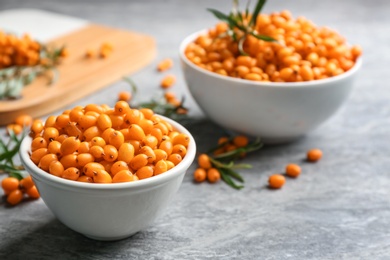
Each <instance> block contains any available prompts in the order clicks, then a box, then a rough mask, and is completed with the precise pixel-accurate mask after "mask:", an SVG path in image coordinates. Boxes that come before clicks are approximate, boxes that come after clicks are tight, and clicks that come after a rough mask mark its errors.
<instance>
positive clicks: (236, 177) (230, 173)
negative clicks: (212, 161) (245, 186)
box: [222, 169, 244, 182]
mask: <svg viewBox="0 0 390 260" xmlns="http://www.w3.org/2000/svg"><path fill="white" fill-rule="evenodd" d="M222 171H223V172H224V173H226V174H228V175H229V176H231V177H233V178H234V179H236V180H237V181H239V182H244V178H242V177H241V175H240V174H239V173H238V172H235V171H233V170H232V169H222Z"/></svg>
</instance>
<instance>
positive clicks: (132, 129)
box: [129, 124, 145, 141]
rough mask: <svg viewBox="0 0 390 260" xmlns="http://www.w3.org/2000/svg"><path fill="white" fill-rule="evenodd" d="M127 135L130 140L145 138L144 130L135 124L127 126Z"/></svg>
mask: <svg viewBox="0 0 390 260" xmlns="http://www.w3.org/2000/svg"><path fill="white" fill-rule="evenodd" d="M129 136H130V139H132V140H137V141H142V140H143V139H144V138H145V133H144V130H143V129H142V128H141V127H140V126H139V125H136V124H131V125H130V126H129Z"/></svg>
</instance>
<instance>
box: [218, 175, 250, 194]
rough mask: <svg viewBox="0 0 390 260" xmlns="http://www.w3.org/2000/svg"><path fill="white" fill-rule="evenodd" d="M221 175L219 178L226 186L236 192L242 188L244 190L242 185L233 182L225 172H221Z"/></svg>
mask: <svg viewBox="0 0 390 260" xmlns="http://www.w3.org/2000/svg"><path fill="white" fill-rule="evenodd" d="M220 173H221V178H222V180H223V181H224V182H225V183H226V184H227V185H229V186H230V187H232V188H234V189H237V190H240V189H242V188H244V186H243V185H237V184H236V183H235V182H234V181H233V180H232V178H230V176H229V175H227V174H226V173H225V172H223V171H220Z"/></svg>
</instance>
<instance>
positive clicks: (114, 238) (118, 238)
mask: <svg viewBox="0 0 390 260" xmlns="http://www.w3.org/2000/svg"><path fill="white" fill-rule="evenodd" d="M136 233H137V232H135V233H132V234H129V235H123V236H116V237H99V236H90V235H86V234H83V235H84V236H86V237H88V238H90V239H93V240H98V241H116V240H122V239H126V238H129V237H131V236H133V235H135V234H136Z"/></svg>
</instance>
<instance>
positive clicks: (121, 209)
mask: <svg viewBox="0 0 390 260" xmlns="http://www.w3.org/2000/svg"><path fill="white" fill-rule="evenodd" d="M163 118H164V119H165V120H166V121H168V122H169V123H171V124H172V126H173V127H174V128H175V129H176V130H178V131H179V132H182V133H185V134H187V135H188V136H189V137H190V143H189V146H188V149H187V154H186V156H185V157H184V159H183V160H182V161H181V162H180V163H179V164H178V165H176V166H175V167H173V168H172V169H171V170H169V171H167V172H165V173H163V174H160V175H158V176H154V177H151V178H148V179H144V180H140V181H136V182H130V183H111V184H97V183H82V182H76V181H71V180H66V179H62V178H59V177H56V176H53V175H51V174H49V173H47V172H45V171H43V170H41V169H39V168H38V167H37V166H36V165H35V164H34V163H33V162H32V161H31V160H30V150H31V149H30V146H31V138H30V137H25V139H24V140H23V142H22V145H21V148H20V157H21V161H22V163H23V165H24V167H25V168H26V170H27V171H28V172H29V173H30V174H31V176H32V178H33V180H34V182H35V184H36V186H37V188H38V190H39V193H40V195H41V197H42V199H43V200H44V202H45V203H46V205H47V207H48V208H49V209H50V210H51V211H52V212H53V214H54V215H55V216H56V217H57V218H58V219H59V220H60V221H61V222H62V223H63V224H65V225H66V226H68V227H69V228H71V229H73V230H74V231H77V232H79V233H81V234H83V235H85V236H87V237H90V238H92V239H96V240H118V239H122V238H126V237H129V236H131V235H133V234H135V233H136V232H138V231H140V230H142V229H144V228H145V227H147V226H148V225H149V224H151V222H152V221H153V220H154V219H155V218H156V217H157V216H158V215H159V214H160V213H161V212H162V211H163V209H164V208H165V207H166V206H167V205H168V203H169V202H170V201H171V199H172V198H173V196H174V194H175V193H176V192H177V190H178V189H179V186H180V184H181V182H182V180H183V177H184V174H185V173H186V170H187V169H188V167H189V166H190V165H191V163H192V162H193V160H194V157H195V151H196V145H195V141H194V138H193V137H192V136H191V134H190V133H189V132H188V131H187V130H186V129H185V128H184V127H183V126H181V125H180V124H178V123H176V122H174V121H172V120H170V119H168V118H165V117H163Z"/></svg>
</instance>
